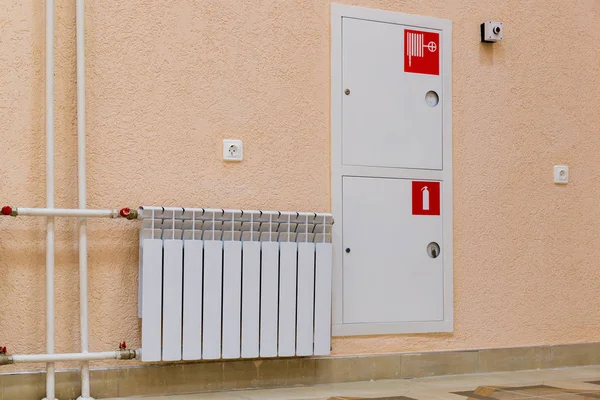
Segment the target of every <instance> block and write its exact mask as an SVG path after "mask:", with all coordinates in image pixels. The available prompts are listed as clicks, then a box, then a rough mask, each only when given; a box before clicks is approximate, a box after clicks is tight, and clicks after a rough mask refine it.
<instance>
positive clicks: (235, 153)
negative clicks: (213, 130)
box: [223, 139, 244, 161]
mask: <svg viewBox="0 0 600 400" xmlns="http://www.w3.org/2000/svg"><path fill="white" fill-rule="evenodd" d="M243 158H244V147H243V144H242V141H241V140H228V139H224V140H223V160H225V161H242V159H243Z"/></svg>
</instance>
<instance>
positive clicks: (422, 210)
mask: <svg viewBox="0 0 600 400" xmlns="http://www.w3.org/2000/svg"><path fill="white" fill-rule="evenodd" d="M412 213H413V215H440V183H439V182H431V181H429V182H419V181H413V182H412Z"/></svg>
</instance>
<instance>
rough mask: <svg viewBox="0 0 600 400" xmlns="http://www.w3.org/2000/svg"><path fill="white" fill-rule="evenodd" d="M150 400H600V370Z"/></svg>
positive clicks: (524, 373)
mask: <svg viewBox="0 0 600 400" xmlns="http://www.w3.org/2000/svg"><path fill="white" fill-rule="evenodd" d="M143 399H145V400H167V399H168V400H209V399H214V400H259V399H260V400H308V399H311V400H347V399H355V400H358V399H373V400H375V399H379V400H436V399H438V400H446V399H447V400H534V399H543V400H586V399H588V400H599V399H600V366H589V367H574V368H565V369H556V370H538V371H523V372H501V373H493V374H482V375H459V376H444V377H434V378H422V379H410V380H381V381H370V382H352V383H339V384H330V385H316V386H311V387H298V388H287V389H268V390H248V391H237V392H223V393H205V394H195V395H194V394H189V395H178V396H162V397H145V398H143ZM113 400H117V399H113Z"/></svg>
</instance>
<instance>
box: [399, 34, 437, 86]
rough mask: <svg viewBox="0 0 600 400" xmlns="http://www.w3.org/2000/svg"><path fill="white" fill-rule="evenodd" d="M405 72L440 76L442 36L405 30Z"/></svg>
mask: <svg viewBox="0 0 600 400" xmlns="http://www.w3.org/2000/svg"><path fill="white" fill-rule="evenodd" d="M404 72H412V73H415V74H428V75H439V74H440V34H439V33H434V32H422V31H413V30H410V29H405V30H404Z"/></svg>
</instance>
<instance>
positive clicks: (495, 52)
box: [479, 43, 504, 65]
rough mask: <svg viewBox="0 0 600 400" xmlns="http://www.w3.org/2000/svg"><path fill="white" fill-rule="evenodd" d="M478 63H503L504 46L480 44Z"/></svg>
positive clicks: (499, 44)
mask: <svg viewBox="0 0 600 400" xmlns="http://www.w3.org/2000/svg"><path fill="white" fill-rule="evenodd" d="M479 61H480V63H481V64H482V65H494V63H498V62H504V46H503V45H502V44H501V43H481V46H480V47H479Z"/></svg>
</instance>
